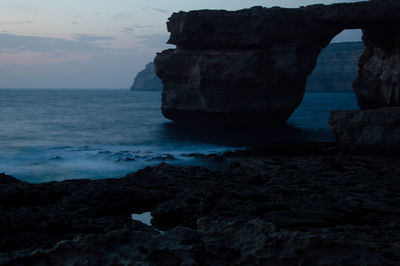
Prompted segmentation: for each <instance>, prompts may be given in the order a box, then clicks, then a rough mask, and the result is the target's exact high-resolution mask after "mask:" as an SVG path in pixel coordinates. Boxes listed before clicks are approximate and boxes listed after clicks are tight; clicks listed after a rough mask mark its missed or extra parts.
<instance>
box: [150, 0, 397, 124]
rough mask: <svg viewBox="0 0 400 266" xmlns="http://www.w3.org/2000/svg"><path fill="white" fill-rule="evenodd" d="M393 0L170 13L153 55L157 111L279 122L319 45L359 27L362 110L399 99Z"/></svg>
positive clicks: (296, 100)
mask: <svg viewBox="0 0 400 266" xmlns="http://www.w3.org/2000/svg"><path fill="white" fill-rule="evenodd" d="M399 14H400V2H399V1H397V0H385V1H383V0H374V1H369V2H358V3H345V4H333V5H328V6H325V5H312V6H308V7H302V8H293V9H286V8H279V7H273V8H263V7H253V8H250V9H244V10H239V11H224V10H199V11H190V12H179V13H174V14H173V15H172V16H171V17H170V19H169V21H168V22H167V25H168V31H169V32H170V33H171V36H170V39H169V41H168V43H170V44H174V45H176V46H177V48H176V49H170V50H166V51H164V52H162V53H159V54H157V57H156V59H155V66H156V73H157V75H158V76H159V77H160V78H161V80H162V81H163V86H164V87H163V97H162V112H163V114H164V115H165V116H166V117H167V118H169V119H172V120H174V121H178V122H191V121H196V122H197V123H198V122H201V121H203V122H207V123H210V122H216V121H217V122H227V121H228V122H232V123H240V122H245V123H249V122H250V123H252V122H254V123H258V124H259V123H282V122H285V121H286V120H287V119H288V118H289V116H290V115H291V114H292V112H293V111H294V110H295V109H296V108H297V106H298V105H299V104H300V102H301V101H302V98H303V95H304V92H305V85H306V81H307V77H308V75H309V74H310V73H311V72H312V71H313V69H314V68H315V64H316V61H317V57H318V55H319V53H320V52H321V50H322V49H323V48H324V47H325V46H327V45H328V44H329V43H330V41H331V40H332V39H333V38H334V37H335V36H336V35H337V34H339V33H340V32H341V31H343V30H345V29H362V30H363V41H364V44H365V47H366V48H365V51H364V54H363V55H362V57H361V59H360V62H359V66H360V70H359V76H358V78H357V80H356V82H355V83H354V91H355V93H356V97H357V101H358V103H359V105H360V107H361V109H368V108H378V107H382V106H398V105H400V90H399V89H400V84H399V83H400V82H399V77H400V74H399V73H400V64H399V62H400V61H399V55H400V52H399V47H400V16H399Z"/></svg>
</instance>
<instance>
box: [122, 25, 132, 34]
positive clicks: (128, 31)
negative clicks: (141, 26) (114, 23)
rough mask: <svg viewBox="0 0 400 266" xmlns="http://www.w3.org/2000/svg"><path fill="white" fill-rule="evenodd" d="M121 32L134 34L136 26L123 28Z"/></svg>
mask: <svg viewBox="0 0 400 266" xmlns="http://www.w3.org/2000/svg"><path fill="white" fill-rule="evenodd" d="M121 32H123V33H126V34H128V35H132V34H133V32H134V28H132V27H125V28H123V29H122V30H121Z"/></svg>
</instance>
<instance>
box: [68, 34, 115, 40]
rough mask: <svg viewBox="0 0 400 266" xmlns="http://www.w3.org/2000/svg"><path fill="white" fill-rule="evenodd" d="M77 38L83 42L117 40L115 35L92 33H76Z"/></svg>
mask: <svg viewBox="0 0 400 266" xmlns="http://www.w3.org/2000/svg"><path fill="white" fill-rule="evenodd" d="M75 37H76V39H77V40H78V41H81V42H98V41H112V40H115V38H114V37H111V36H98V35H91V34H76V35H75Z"/></svg>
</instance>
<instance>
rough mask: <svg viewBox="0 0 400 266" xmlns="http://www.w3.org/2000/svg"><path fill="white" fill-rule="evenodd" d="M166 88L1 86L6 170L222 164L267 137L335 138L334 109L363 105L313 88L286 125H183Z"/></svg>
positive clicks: (120, 171) (45, 172)
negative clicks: (168, 109) (167, 105)
mask: <svg viewBox="0 0 400 266" xmlns="http://www.w3.org/2000/svg"><path fill="white" fill-rule="evenodd" d="M160 104H161V95H160V93H159V92H145V91H128V90H67V89H64V90H61V89H54V90H45V89H41V90H39V89H37V90H34V89H0V121H1V127H0V147H1V149H0V172H5V173H7V174H9V175H13V176H15V177H17V178H19V179H21V180H24V181H28V182H33V183H40V182H45V181H60V180H66V179H76V178H90V179H100V178H106V177H123V176H124V175H126V174H127V173H130V172H133V171H136V170H138V169H140V168H143V167H145V166H148V165H155V164H158V163H160V162H163V161H164V162H167V163H170V164H175V165H199V166H206V167H209V168H210V169H222V168H224V167H226V165H227V164H228V162H224V161H220V160H216V159H215V158H212V157H204V156H198V155H197V154H206V155H207V154H220V153H222V152H224V151H226V150H235V149H242V148H246V147H248V146H251V145H259V144H262V143H263V142H268V141H279V140H314V141H333V140H334V138H333V135H332V133H331V132H330V130H329V128H328V118H329V112H330V111H332V110H350V109H357V104H356V101H355V97H354V94H353V93H306V95H305V97H304V100H303V103H302V105H301V106H300V107H299V108H298V109H297V110H296V112H295V113H294V114H293V115H292V117H291V118H290V119H289V121H288V123H287V126H286V127H282V128H270V129H263V130H257V129H253V128H247V129H243V128H242V129H234V128H229V129H209V128H201V127H200V128H193V127H183V126H179V125H176V124H174V123H173V122H171V121H169V120H167V119H165V118H164V117H163V116H162V114H161V111H160Z"/></svg>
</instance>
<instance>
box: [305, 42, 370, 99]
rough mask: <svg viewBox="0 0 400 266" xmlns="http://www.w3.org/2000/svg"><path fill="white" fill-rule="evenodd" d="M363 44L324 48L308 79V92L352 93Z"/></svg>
mask: <svg viewBox="0 0 400 266" xmlns="http://www.w3.org/2000/svg"><path fill="white" fill-rule="evenodd" d="M363 50H364V45H363V43H362V42H344V43H332V44H330V45H328V46H327V47H326V48H324V49H323V50H322V52H321V54H320V55H319V57H318V60H317V66H316V67H315V69H314V71H313V72H312V74H311V75H310V76H309V77H308V79H307V85H306V91H330V92H332V91H352V90H353V83H354V81H355V80H356V78H357V73H358V60H359V59H360V56H361V54H362V52H363Z"/></svg>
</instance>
